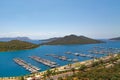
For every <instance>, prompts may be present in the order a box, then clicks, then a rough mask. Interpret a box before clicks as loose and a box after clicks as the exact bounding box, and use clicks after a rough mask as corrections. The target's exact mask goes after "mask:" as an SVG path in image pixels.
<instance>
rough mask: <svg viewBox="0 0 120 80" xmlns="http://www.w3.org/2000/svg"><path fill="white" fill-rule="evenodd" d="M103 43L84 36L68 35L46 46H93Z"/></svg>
mask: <svg viewBox="0 0 120 80" xmlns="http://www.w3.org/2000/svg"><path fill="white" fill-rule="evenodd" d="M102 42H103V41H100V40H95V39H91V38H88V37H85V36H76V35H69V36H65V37H61V38H57V39H56V40H53V41H50V42H46V43H44V44H46V45H64V44H93V43H102Z"/></svg>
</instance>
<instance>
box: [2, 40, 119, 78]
mask: <svg viewBox="0 0 120 80" xmlns="http://www.w3.org/2000/svg"><path fill="white" fill-rule="evenodd" d="M95 51H98V53H94V52H95ZM92 52H93V53H92ZM117 52H120V42H107V43H103V44H87V45H50V46H49V45H44V46H41V47H38V48H35V49H31V50H20V51H11V52H0V65H2V66H0V76H1V77H3V76H5V77H9V76H22V75H26V74H30V73H31V71H29V70H27V69H26V68H23V67H22V66H18V65H16V63H15V62H14V61H13V59H15V58H21V59H22V60H24V61H26V62H27V63H28V64H32V65H34V66H36V67H38V68H40V71H45V70H47V69H51V67H50V66H47V65H45V64H43V63H40V62H38V61H36V60H33V59H31V58H29V56H33V55H35V56H37V57H40V58H42V59H46V60H50V61H52V62H53V61H54V62H55V63H57V65H58V64H59V66H64V65H67V64H70V63H74V62H78V61H80V62H81V61H85V60H90V59H94V58H90V57H88V56H86V57H85V56H84V55H82V54H85V55H91V56H95V57H97V58H100V57H103V56H107V55H109V53H111V54H114V53H117ZM51 54H52V56H51ZM80 55H81V56H80ZM3 61H4V62H3ZM7 63H9V64H7Z"/></svg>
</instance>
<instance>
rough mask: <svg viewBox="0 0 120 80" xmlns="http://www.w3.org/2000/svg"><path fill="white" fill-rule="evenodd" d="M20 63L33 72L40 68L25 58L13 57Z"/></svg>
mask: <svg viewBox="0 0 120 80" xmlns="http://www.w3.org/2000/svg"><path fill="white" fill-rule="evenodd" d="M13 60H14V61H15V62H16V63H17V64H18V65H20V66H22V67H23V68H25V69H26V70H28V71H30V72H31V73H36V72H38V71H39V70H40V68H38V67H36V66H33V65H31V64H30V63H27V62H25V61H24V60H22V59H20V58H15V59H13Z"/></svg>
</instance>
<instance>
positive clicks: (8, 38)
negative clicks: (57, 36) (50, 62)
mask: <svg viewBox="0 0 120 80" xmlns="http://www.w3.org/2000/svg"><path fill="white" fill-rule="evenodd" d="M11 40H20V41H26V42H30V43H34V44H40V43H41V42H40V41H39V40H32V39H30V38H28V37H13V38H11V37H5V38H0V41H3V42H8V41H11Z"/></svg>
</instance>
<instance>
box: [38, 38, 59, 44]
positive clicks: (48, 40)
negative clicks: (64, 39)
mask: <svg viewBox="0 0 120 80" xmlns="http://www.w3.org/2000/svg"><path fill="white" fill-rule="evenodd" d="M57 39H58V38H57V37H55V38H50V39H44V40H39V41H40V42H41V43H47V42H51V41H54V40H57Z"/></svg>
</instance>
